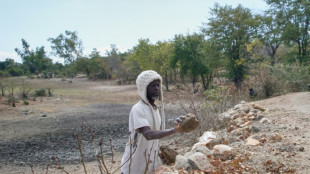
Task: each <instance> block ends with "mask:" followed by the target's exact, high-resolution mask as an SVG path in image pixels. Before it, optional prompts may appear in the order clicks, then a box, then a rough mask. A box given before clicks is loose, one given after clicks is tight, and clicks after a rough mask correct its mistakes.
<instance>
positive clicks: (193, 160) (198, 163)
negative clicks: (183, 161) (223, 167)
mask: <svg viewBox="0 0 310 174" xmlns="http://www.w3.org/2000/svg"><path fill="white" fill-rule="evenodd" d="M188 162H189V164H190V165H191V166H192V169H194V170H207V169H210V168H211V167H212V165H211V164H210V162H209V159H208V158H207V156H206V155H204V154H203V153H200V152H197V153H194V154H192V155H191V156H189V157H188Z"/></svg>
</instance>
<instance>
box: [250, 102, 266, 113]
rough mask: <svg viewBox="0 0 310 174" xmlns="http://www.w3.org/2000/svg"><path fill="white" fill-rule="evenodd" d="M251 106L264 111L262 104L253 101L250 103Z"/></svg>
mask: <svg viewBox="0 0 310 174" xmlns="http://www.w3.org/2000/svg"><path fill="white" fill-rule="evenodd" d="M252 107H253V108H254V109H259V110H261V111H265V110H266V108H265V107H264V106H262V105H258V104H255V103H253V104H252Z"/></svg>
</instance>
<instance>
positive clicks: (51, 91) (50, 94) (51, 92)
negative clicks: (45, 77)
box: [47, 88, 53, 97]
mask: <svg viewBox="0 0 310 174" xmlns="http://www.w3.org/2000/svg"><path fill="white" fill-rule="evenodd" d="M47 94H48V96H49V97H52V96H53V90H52V89H51V88H47Z"/></svg>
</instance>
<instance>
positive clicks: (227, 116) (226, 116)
mask: <svg viewBox="0 0 310 174" xmlns="http://www.w3.org/2000/svg"><path fill="white" fill-rule="evenodd" d="M219 118H220V120H223V121H225V122H229V121H230V120H231V115H230V114H229V113H227V112H224V113H221V114H220V115H219Z"/></svg>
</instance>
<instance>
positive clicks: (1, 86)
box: [0, 79, 7, 97]
mask: <svg viewBox="0 0 310 174" xmlns="http://www.w3.org/2000/svg"><path fill="white" fill-rule="evenodd" d="M6 87H7V84H6V83H5V82H4V80H3V79H1V80H0V90H1V96H2V97H4V95H5V88H6Z"/></svg>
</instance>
